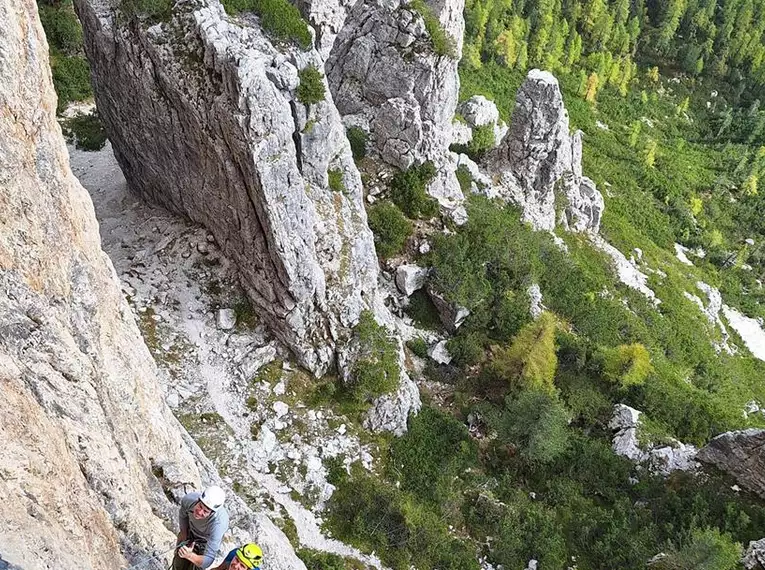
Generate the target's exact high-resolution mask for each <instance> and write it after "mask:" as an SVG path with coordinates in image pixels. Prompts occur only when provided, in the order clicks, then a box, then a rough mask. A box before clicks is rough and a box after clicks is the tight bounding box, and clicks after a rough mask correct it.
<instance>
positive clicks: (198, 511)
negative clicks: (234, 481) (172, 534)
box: [191, 485, 226, 520]
mask: <svg viewBox="0 0 765 570" xmlns="http://www.w3.org/2000/svg"><path fill="white" fill-rule="evenodd" d="M225 500H226V493H224V492H223V489H221V488H220V487H218V486H216V485H213V486H212V487H207V489H205V490H204V492H203V493H202V496H201V497H200V498H199V501H197V504H196V505H194V510H193V511H192V512H191V514H192V515H193V517H194V518H195V519H197V520H200V519H206V518H207V517H209V516H210V515H211V514H212V513H214V512H215V511H217V510H218V509H219V508H221V507H222V506H223V503H224V501H225Z"/></svg>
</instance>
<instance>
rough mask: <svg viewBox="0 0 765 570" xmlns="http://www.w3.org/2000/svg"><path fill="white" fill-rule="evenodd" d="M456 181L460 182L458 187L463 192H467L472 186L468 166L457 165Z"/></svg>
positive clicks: (471, 177)
mask: <svg viewBox="0 0 765 570" xmlns="http://www.w3.org/2000/svg"><path fill="white" fill-rule="evenodd" d="M456 174H457V182H459V183H460V189H461V190H462V193H463V194H468V193H469V192H470V190H471V188H472V187H473V176H472V175H471V174H470V171H469V170H468V167H467V166H465V165H464V164H460V165H459V166H458V167H457V172H456Z"/></svg>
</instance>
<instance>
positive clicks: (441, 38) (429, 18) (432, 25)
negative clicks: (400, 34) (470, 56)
mask: <svg viewBox="0 0 765 570" xmlns="http://www.w3.org/2000/svg"><path fill="white" fill-rule="evenodd" d="M409 7H410V8H412V9H413V10H414V11H415V12H417V13H418V14H419V15H420V16H421V17H422V19H423V21H424V22H425V29H426V30H427V32H428V35H429V36H430V41H431V42H432V43H433V51H434V52H436V54H438V55H445V56H448V57H451V58H454V57H456V55H457V46H456V44H455V42H454V38H452V37H451V36H450V35H449V34H447V33H446V31H445V30H444V28H443V26H441V22H439V21H438V17H437V16H436V15H435V14H434V13H433V10H432V9H431V8H430V6H428V5H427V4H426V3H425V1H424V0H412V2H410V4H409Z"/></svg>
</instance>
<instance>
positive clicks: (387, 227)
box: [367, 202, 412, 258]
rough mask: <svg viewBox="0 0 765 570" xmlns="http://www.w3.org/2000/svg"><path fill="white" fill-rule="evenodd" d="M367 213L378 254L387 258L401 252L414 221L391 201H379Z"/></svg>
mask: <svg viewBox="0 0 765 570" xmlns="http://www.w3.org/2000/svg"><path fill="white" fill-rule="evenodd" d="M367 213H368V216H369V228H370V229H371V230H372V233H374V236H375V248H376V249H377V255H379V256H380V257H383V258H386V257H390V256H392V255H396V254H397V253H400V252H401V250H402V249H403V247H404V243H405V242H406V239H407V238H408V237H409V236H410V235H411V233H412V223H411V222H410V221H409V220H407V219H406V217H404V214H402V213H401V210H399V209H398V208H397V207H396V205H395V204H391V203H390V202H378V203H377V204H374V205H373V206H370V208H369V209H368V210H367Z"/></svg>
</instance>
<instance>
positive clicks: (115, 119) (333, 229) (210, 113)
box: [76, 0, 377, 374]
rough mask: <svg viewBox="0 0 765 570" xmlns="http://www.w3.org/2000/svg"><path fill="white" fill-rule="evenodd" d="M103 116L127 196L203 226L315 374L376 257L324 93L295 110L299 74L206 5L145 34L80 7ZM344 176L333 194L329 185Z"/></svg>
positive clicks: (365, 302)
mask: <svg viewBox="0 0 765 570" xmlns="http://www.w3.org/2000/svg"><path fill="white" fill-rule="evenodd" d="M76 7H77V10H78V13H79V15H80V19H81V20H82V23H83V28H84V33H85V47H86V52H87V54H88V58H89V59H90V62H91V67H92V70H93V83H94V87H95V94H96V101H97V103H98V108H99V112H100V115H101V117H102V119H103V121H104V123H105V125H106V128H107V132H108V133H109V135H110V138H111V140H112V143H113V146H114V150H115V155H116V157H117V159H118V161H119V163H120V166H121V168H122V170H123V172H124V173H125V176H126V178H127V180H128V183H129V184H130V187H131V188H132V189H133V190H134V191H135V192H137V193H139V194H140V195H141V196H143V197H145V198H147V199H149V200H151V201H154V202H157V203H159V204H161V205H163V206H165V207H167V208H168V209H170V210H172V211H174V212H178V213H181V214H183V215H185V216H187V217H189V218H191V219H192V220H194V221H196V222H199V223H201V224H203V225H204V226H206V227H207V228H208V229H209V230H210V231H211V232H212V234H213V235H214V236H215V241H216V242H217V243H218V244H219V245H220V246H221V248H222V250H223V251H224V253H225V254H226V255H227V256H228V257H229V258H231V259H232V260H233V261H234V262H235V263H236V264H237V265H238V267H239V269H240V273H241V279H242V284H243V286H244V287H245V289H246V290H247V293H248V295H249V296H250V298H251V299H252V300H253V301H254V302H255V303H256V305H257V306H258V307H259V308H260V309H261V314H262V315H263V316H264V317H265V319H266V320H267V322H268V324H269V325H270V326H271V328H272V329H273V330H274V332H275V334H276V335H277V336H278V337H279V338H280V340H282V341H283V342H284V343H285V344H286V345H288V346H290V347H291V348H292V349H293V351H294V352H295V354H296V355H297V357H298V359H299V360H300V362H301V363H302V364H303V365H304V366H305V367H306V368H308V369H309V370H311V371H313V372H314V373H317V374H321V373H323V372H324V371H326V370H327V369H328V368H329V367H331V366H332V365H333V364H334V362H335V352H336V350H338V348H339V347H341V346H342V344H343V342H344V340H345V339H347V338H348V336H349V335H350V330H351V327H352V326H353V325H354V323H355V322H356V321H357V320H358V316H359V314H360V312H361V310H362V309H363V308H364V307H368V306H371V304H372V303H373V299H374V296H375V294H376V280H377V259H376V256H375V253H374V243H373V239H372V234H371V232H370V231H369V229H368V227H367V224H366V214H365V211H364V207H363V204H362V187H361V179H360V176H359V173H358V171H357V170H356V168H355V166H354V164H353V159H352V156H351V152H350V146H349V144H348V141H347V139H346V137H345V129H344V127H343V125H342V123H341V121H340V116H339V115H338V113H337V110H336V108H335V106H334V105H333V103H332V100H331V97H330V96H329V95H328V96H327V98H326V100H325V101H322V102H320V103H317V104H313V105H310V106H306V105H304V104H302V103H300V102H299V101H298V100H297V98H296V94H295V88H296V87H297V85H298V75H297V70H298V69H303V68H304V67H306V66H308V65H315V66H317V67H319V68H321V67H322V60H321V58H320V57H319V55H318V54H317V53H316V52H315V51H309V52H302V51H299V50H298V49H297V48H284V50H286V53H283V52H282V51H280V50H278V49H276V48H275V47H274V46H273V44H272V43H271V42H270V41H269V40H268V39H267V38H266V37H265V36H264V35H263V33H262V31H261V30H260V29H259V27H257V26H256V25H254V24H249V23H247V22H248V21H249V20H248V21H245V20H236V19H229V18H228V17H227V16H226V15H225V13H224V12H223V8H222V7H221V5H220V4H218V3H217V2H213V1H210V2H207V1H205V0H200V1H198V2H190V1H182V2H179V3H177V4H176V5H175V7H174V15H173V18H172V19H171V21H169V22H166V23H162V24H159V25H155V26H152V27H150V28H148V29H147V28H146V26H145V25H141V24H139V23H138V22H135V21H133V23H129V22H128V21H127V19H125V18H118V17H116V15H115V13H114V12H113V11H112V10H111V9H110V8H109V4H108V3H107V2H106V1H105V0H77V2H76ZM329 170H337V171H340V172H341V173H342V179H343V185H344V189H345V190H344V192H335V191H332V190H331V189H330V188H329V186H328V171H329Z"/></svg>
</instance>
